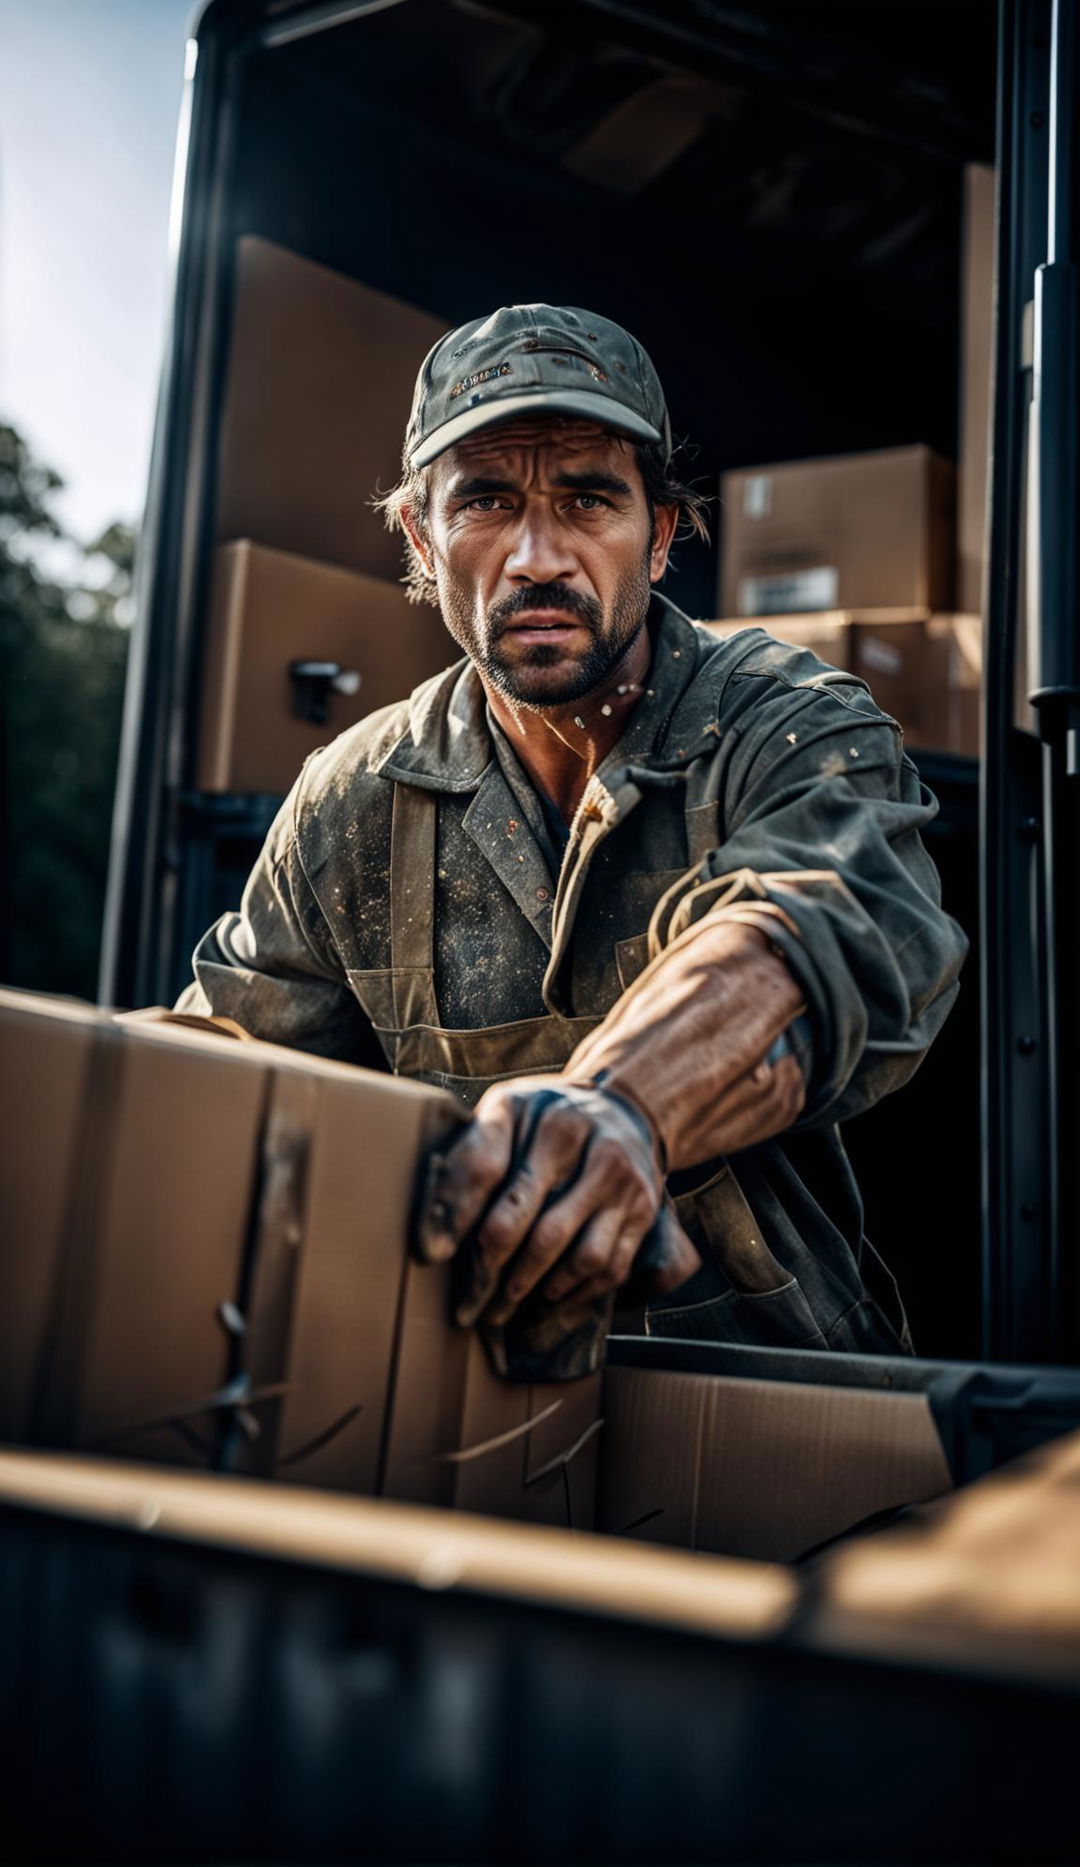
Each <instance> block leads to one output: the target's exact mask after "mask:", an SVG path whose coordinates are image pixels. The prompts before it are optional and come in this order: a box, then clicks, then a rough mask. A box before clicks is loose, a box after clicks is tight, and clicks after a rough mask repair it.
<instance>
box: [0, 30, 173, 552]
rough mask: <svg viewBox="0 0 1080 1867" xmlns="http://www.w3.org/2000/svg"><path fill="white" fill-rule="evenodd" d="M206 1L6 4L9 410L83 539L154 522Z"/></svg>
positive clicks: (2, 258) (2, 98) (1, 98)
mask: <svg viewBox="0 0 1080 1867" xmlns="http://www.w3.org/2000/svg"><path fill="white" fill-rule="evenodd" d="M196 10H197V9H196V5H195V0H0V47H2V54H0V420H5V421H9V422H13V423H14V425H15V426H16V427H17V428H19V429H20V430H21V432H22V433H23V435H24V436H25V438H26V439H27V440H28V441H29V442H30V444H31V446H32V448H33V450H34V452H35V454H36V455H37V456H38V457H39V458H40V459H41V460H43V461H44V462H46V463H47V464H48V465H50V466H53V467H55V468H56V469H57V471H58V472H60V473H61V474H62V475H63V476H64V479H65V481H66V482H67V486H66V489H65V491H64V493H63V495H62V496H61V497H60V499H59V500H58V501H57V512H58V516H59V517H60V518H61V521H62V522H63V523H64V524H65V526H66V527H67V528H68V529H69V530H70V531H71V532H72V533H73V534H74V535H75V536H76V537H78V538H80V539H82V540H83V541H84V542H89V541H90V540H91V539H92V538H94V537H95V536H97V535H98V534H99V533H100V532H101V531H103V530H104V528H105V526H106V525H108V524H110V523H111V522H112V521H113V520H114V519H123V520H126V521H128V522H129V523H136V522H137V521H138V519H139V517H140V514H141V509H142V502H143V498H144V493H145V482H146V473H147V468H148V465H149V458H150V441H151V433H152V427H153V416H154V402H155V398H156V394H157V376H158V370H159V367H160V362H161V355H162V350H163V346H164V334H165V328H166V318H167V301H168V289H169V263H168V229H169V201H170V195H171V191H172V174H173V154H174V149H175V143H176V131H177V123H178V119H179V111H180V95H181V89H182V84H183V70H184V41H185V38H186V36H187V28H188V26H189V25H190V23H191V20H192V18H193V17H194V15H195V13H196Z"/></svg>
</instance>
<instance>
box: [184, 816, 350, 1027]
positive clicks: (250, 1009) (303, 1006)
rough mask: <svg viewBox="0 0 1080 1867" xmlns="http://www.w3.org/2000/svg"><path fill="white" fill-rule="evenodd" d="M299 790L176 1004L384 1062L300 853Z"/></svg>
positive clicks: (196, 958)
mask: <svg viewBox="0 0 1080 1867" xmlns="http://www.w3.org/2000/svg"><path fill="white" fill-rule="evenodd" d="M298 789H299V786H297V787H296V789H294V791H293V792H292V793H291V794H290V795H289V797H288V798H286V800H285V803H284V804H283V805H282V807H281V810H280V811H279V813H278V815H277V817H276V818H275V820H274V823H273V825H272V826H271V829H270V832H269V834H268V836H267V838H266V842H265V843H264V845H263V848H262V851H261V853H260V855H259V857H258V860H257V861H256V863H255V866H254V868H253V870H252V872H251V875H250V876H249V878H248V882H247V885H246V887H245V889H244V894H243V899H242V901H241V905H240V910H239V913H235V912H232V913H228V914H223V915H222V917H221V919H220V920H218V921H216V922H215V924H214V925H213V926H212V927H211V928H210V929H209V930H208V932H207V933H205V934H204V935H203V937H202V939H201V940H200V941H199V944H198V946H197V947H196V949H195V952H194V955H193V959H192V967H193V970H194V974H195V977H194V980H193V982H192V984H191V985H189V986H188V987H187V988H186V990H185V991H184V992H183V993H182V994H181V996H180V998H179V999H178V1000H177V1006H176V1009H177V1010H178V1011H188V1012H198V1013H201V1014H202V1015H203V1016H218V1017H228V1018H233V1019H235V1021H236V1022H237V1023H238V1024H240V1025H242V1026H243V1028H244V1029H245V1030H246V1031H249V1032H250V1033H251V1035H252V1036H253V1037H260V1038H264V1039H266V1040H267V1041H269V1042H271V1043H275V1044H287V1045H289V1046H290V1047H291V1048H293V1049H296V1050H306V1051H309V1052H311V1053H312V1054H314V1055H316V1056H326V1057H338V1058H342V1059H345V1060H350V1061H357V1062H369V1061H375V1052H376V1048H377V1047H376V1040H375V1039H374V1036H373V1034H372V1032H371V1027H370V1025H369V1024H368V1021H367V1019H366V1018H365V1016H364V1014H363V1012H362V1010H361V1008H360V1005H359V1004H358V1002H357V1000H356V997H355V996H354V994H353V993H352V992H351V991H350V989H349V985H348V980H347V978H346V975H345V970H344V967H343V965H342V963H341V959H340V956H339V955H338V953H337V950H336V948H335V945H334V942H333V940H332V938H331V935H330V930H329V928H328V927H327V925H326V921H325V919H324V916H323V914H322V910H321V909H320V907H319V904H318V902H317V900H316V899H315V896H314V894H313V892H312V889H311V885H310V883H309V881H308V879H307V876H306V875H305V873H304V869H303V865H302V863H301V860H300V854H299V850H298V847H297V841H296V834H295V823H294V811H295V803H296V797H297V792H298Z"/></svg>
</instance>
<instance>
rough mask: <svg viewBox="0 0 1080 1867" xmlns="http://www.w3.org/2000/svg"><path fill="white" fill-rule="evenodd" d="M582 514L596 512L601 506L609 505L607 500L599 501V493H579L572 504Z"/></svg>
mask: <svg viewBox="0 0 1080 1867" xmlns="http://www.w3.org/2000/svg"><path fill="white" fill-rule="evenodd" d="M574 503H575V504H576V505H577V506H579V507H580V508H581V510H582V511H583V512H597V511H599V509H600V507H601V506H607V505H610V503H611V501H610V500H608V499H601V497H600V494H599V493H579V494H578V495H577V499H576V500H575V502H574Z"/></svg>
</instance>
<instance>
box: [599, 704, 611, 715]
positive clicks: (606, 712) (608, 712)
mask: <svg viewBox="0 0 1080 1867" xmlns="http://www.w3.org/2000/svg"><path fill="white" fill-rule="evenodd" d="M600 711H601V713H602V714H603V716H604V718H605V719H606V720H609V719H610V718H611V708H610V706H609V705H608V703H607V701H606V700H605V702H604V704H603V706H602V707H601V708H600Z"/></svg>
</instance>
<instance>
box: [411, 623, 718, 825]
mask: <svg viewBox="0 0 1080 1867" xmlns="http://www.w3.org/2000/svg"><path fill="white" fill-rule="evenodd" d="M649 625H650V628H651V630H652V633H653V643H654V646H653V658H652V664H651V666H650V669H649V675H648V680H647V683H646V690H645V693H644V694H643V695H642V697H641V699H640V700H639V702H638V704H637V706H636V707H635V708H634V711H633V713H632V714H631V716H630V718H629V720H628V721H627V725H626V730H625V732H624V733H623V735H622V737H621V738H620V739H619V741H618V743H617V744H616V745H615V746H613V747H612V749H611V751H610V752H609V754H608V756H607V758H606V759H605V760H604V764H605V766H607V765H610V764H612V763H614V764H616V765H625V764H627V763H631V762H632V763H635V764H637V763H642V762H646V761H648V760H649V759H651V758H653V757H657V756H659V757H662V756H663V754H664V747H665V742H666V741H667V740H668V739H669V737H670V728H671V726H672V723H673V721H674V720H675V719H676V716H677V715H681V714H682V712H683V710H684V709H683V708H682V707H681V706H680V702H682V701H683V700H684V697H685V696H686V694H687V689H688V688H689V687H690V684H691V682H692V680H693V677H694V674H695V671H696V668H697V664H698V660H699V656H700V641H701V638H700V636H699V635H698V632H697V631H696V630H695V628H694V625H693V623H691V622H690V621H688V619H687V618H686V617H685V616H684V615H683V613H682V611H681V610H680V609H676V607H675V605H674V603H672V602H670V601H669V599H668V598H667V597H665V596H661V595H660V593H659V592H658V591H656V592H654V594H653V597H652V601H651V604H650V607H649ZM486 710H487V698H486V695H485V693H484V689H483V687H482V686H481V684H480V678H479V676H478V674H477V672H476V669H475V667H474V666H473V664H472V662H471V661H468V660H466V661H459V662H458V663H457V664H456V665H455V666H454V667H452V668H447V670H446V672H445V673H444V674H439V675H436V677H435V679H434V680H431V681H426V682H425V683H424V685H423V686H422V687H418V688H417V690H416V692H415V693H414V694H413V696H412V698H411V700H410V702H409V724H408V726H407V728H406V730H405V732H404V733H403V734H402V736H401V738H400V739H399V740H398V741H397V743H396V744H395V745H393V746H392V747H391V748H390V751H389V752H388V753H387V754H386V756H385V758H384V759H383V760H382V761H381V762H380V764H379V765H378V766H377V767H376V769H377V771H378V773H379V775H380V776H381V777H384V778H394V779H399V780H401V781H402V782H404V783H405V784H416V785H421V786H423V787H424V788H425V789H426V790H434V791H458V792H461V791H475V790H476V789H477V788H478V786H479V784H480V782H481V780H482V779H483V777H484V775H485V773H486V772H487V771H488V770H489V768H490V766H491V765H492V763H493V761H494V759H495V748H494V746H493V744H492V740H491V734H490V732H489V730H488V725H487V718H486ZM702 725H704V719H703V721H702ZM699 734H700V729H699V733H698V734H692V735H691V736H693V737H698V736H699Z"/></svg>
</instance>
